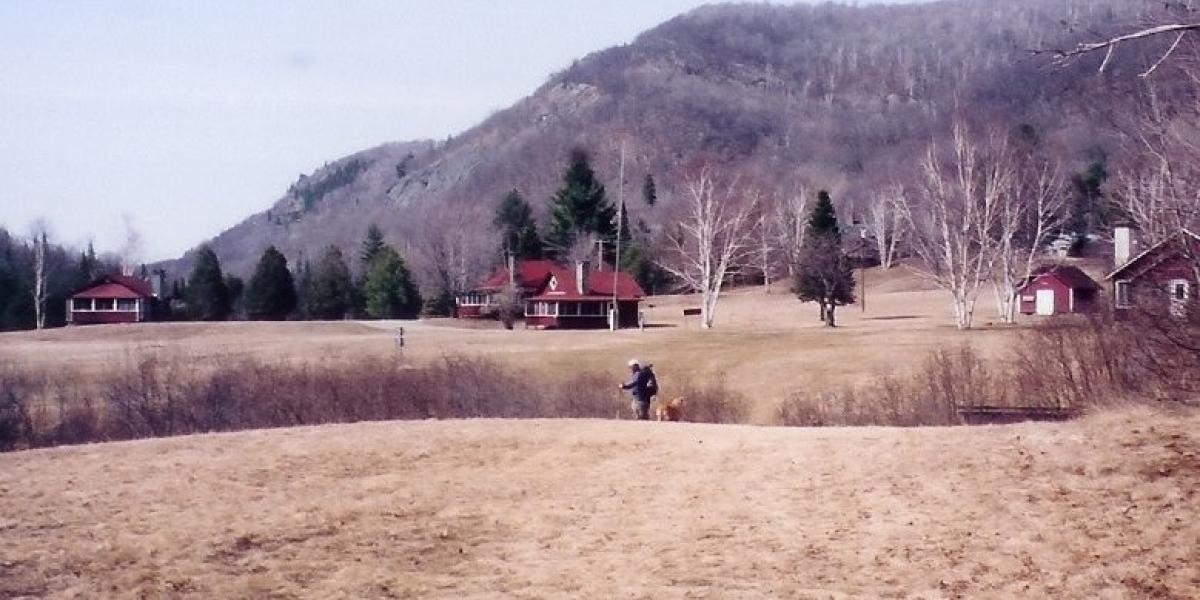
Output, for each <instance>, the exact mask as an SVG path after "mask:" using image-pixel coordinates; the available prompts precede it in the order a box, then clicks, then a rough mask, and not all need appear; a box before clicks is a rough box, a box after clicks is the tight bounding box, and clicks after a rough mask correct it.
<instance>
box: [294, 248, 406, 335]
mask: <svg viewBox="0 0 1200 600" xmlns="http://www.w3.org/2000/svg"><path fill="white" fill-rule="evenodd" d="M384 247H385V248H386V246H384ZM384 252H385V251H380V255H382V254H383V253H384ZM376 260H378V257H376ZM354 294H355V291H354V280H353V278H351V276H350V267H349V266H348V265H346V259H345V258H344V257H343V256H342V251H341V250H340V249H339V248H338V247H337V246H329V247H328V248H327V249H326V250H325V254H323V255H322V256H321V260H319V261H317V266H316V268H314V269H313V271H312V275H311V283H310V284H309V286H308V291H307V293H306V294H305V313H306V314H307V315H308V317H309V318H310V319H326V320H337V319H344V318H346V315H348V314H350V311H351V309H353V308H354Z"/></svg>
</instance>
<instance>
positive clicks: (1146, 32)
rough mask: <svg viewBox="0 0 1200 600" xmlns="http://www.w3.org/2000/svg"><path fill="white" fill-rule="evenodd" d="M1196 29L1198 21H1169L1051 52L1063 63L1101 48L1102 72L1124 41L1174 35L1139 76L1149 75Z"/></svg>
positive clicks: (1199, 26) (1198, 26)
mask: <svg viewBox="0 0 1200 600" xmlns="http://www.w3.org/2000/svg"><path fill="white" fill-rule="evenodd" d="M1197 30H1200V23H1171V24H1162V25H1155V26H1154V27H1147V28H1145V29H1141V30H1138V31H1134V32H1131V33H1126V34H1124V35H1119V36H1116V37H1112V38H1109V39H1107V40H1102V41H1099V42H1087V43H1083V44H1079V45H1077V46H1075V47H1074V48H1072V49H1070V50H1054V51H1052V52H1053V54H1054V56H1055V62H1056V63H1058V64H1065V63H1067V62H1069V61H1071V60H1072V59H1074V58H1077V57H1080V56H1083V55H1085V54H1092V53H1094V52H1099V51H1101V50H1103V51H1104V61H1103V62H1101V63H1100V72H1101V73H1103V72H1104V71H1105V70H1106V69H1107V68H1108V65H1109V63H1111V62H1112V58H1113V53H1114V52H1115V51H1116V49H1117V46H1119V45H1121V44H1123V43H1125V42H1132V41H1135V40H1141V39H1146V38H1153V37H1158V36H1164V35H1173V36H1174V37H1175V41H1174V42H1172V43H1171V45H1170V46H1169V47H1168V48H1167V50H1166V51H1165V52H1163V54H1162V56H1160V57H1159V58H1158V60H1157V61H1155V62H1154V64H1152V65H1150V67H1149V68H1148V69H1146V70H1145V71H1143V72H1142V74H1141V77H1149V76H1150V75H1151V74H1153V73H1154V71H1156V70H1158V68H1159V67H1160V66H1162V64H1163V63H1164V62H1166V60H1167V59H1168V58H1170V57H1171V55H1172V54H1174V53H1175V51H1176V50H1177V49H1179V44H1180V42H1182V41H1183V38H1184V37H1185V36H1187V34H1188V33H1190V32H1193V31H1197Z"/></svg>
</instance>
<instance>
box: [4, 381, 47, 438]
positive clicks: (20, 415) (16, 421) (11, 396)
mask: <svg viewBox="0 0 1200 600" xmlns="http://www.w3.org/2000/svg"><path fill="white" fill-rule="evenodd" d="M38 384H39V382H36V381H35V380H34V378H33V377H31V376H30V375H28V374H25V373H21V372H19V371H17V370H16V369H15V368H13V367H12V366H10V365H0V451H5V450H12V449H14V448H16V447H19V446H20V444H21V443H22V442H23V441H24V440H25V439H28V437H29V435H30V429H31V428H32V427H31V423H30V416H29V400H30V397H31V396H32V388H34V387H36V386H38Z"/></svg>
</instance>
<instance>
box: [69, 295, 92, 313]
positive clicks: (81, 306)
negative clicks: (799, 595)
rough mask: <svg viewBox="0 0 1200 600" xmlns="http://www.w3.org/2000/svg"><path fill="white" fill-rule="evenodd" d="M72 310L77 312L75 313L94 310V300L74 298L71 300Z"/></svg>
mask: <svg viewBox="0 0 1200 600" xmlns="http://www.w3.org/2000/svg"><path fill="white" fill-rule="evenodd" d="M71 310H75V311H85V310H92V299H91V298H72V299H71Z"/></svg>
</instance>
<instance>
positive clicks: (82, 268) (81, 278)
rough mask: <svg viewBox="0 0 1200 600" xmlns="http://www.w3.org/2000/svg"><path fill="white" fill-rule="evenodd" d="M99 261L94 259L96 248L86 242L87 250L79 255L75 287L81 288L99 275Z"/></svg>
mask: <svg viewBox="0 0 1200 600" xmlns="http://www.w3.org/2000/svg"><path fill="white" fill-rule="evenodd" d="M99 268H100V261H99V260H97V259H96V247H95V246H94V245H92V242H90V241H89V242H88V245H87V250H85V251H84V252H83V253H81V254H80V255H79V270H78V273H77V274H76V276H75V286H76V287H83V286H85V285H87V284H89V283H91V282H92V281H93V280H95V279H96V276H98V275H99V273H98V272H97V271H98V270H99Z"/></svg>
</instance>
